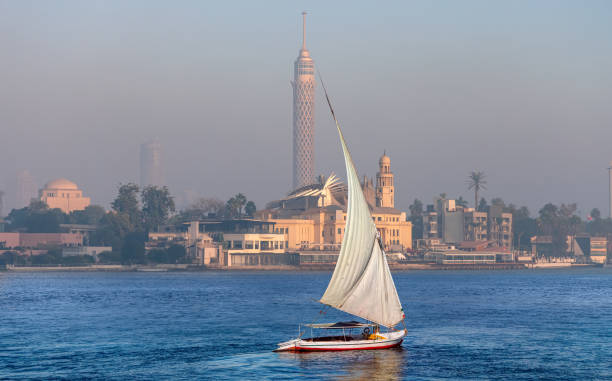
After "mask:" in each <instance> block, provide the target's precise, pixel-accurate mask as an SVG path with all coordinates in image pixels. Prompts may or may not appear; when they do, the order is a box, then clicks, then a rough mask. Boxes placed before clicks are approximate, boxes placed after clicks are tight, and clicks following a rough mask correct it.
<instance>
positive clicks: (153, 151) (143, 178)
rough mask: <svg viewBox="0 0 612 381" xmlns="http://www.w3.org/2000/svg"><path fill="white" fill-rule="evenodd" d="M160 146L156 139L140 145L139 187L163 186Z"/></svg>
mask: <svg viewBox="0 0 612 381" xmlns="http://www.w3.org/2000/svg"><path fill="white" fill-rule="evenodd" d="M162 164H163V163H162V146H161V143H160V142H159V140H158V139H153V140H150V141H148V142H146V143H143V144H141V145H140V187H141V188H144V187H146V186H148V185H155V186H160V187H161V186H164V185H166V184H165V181H164V174H163V165H162Z"/></svg>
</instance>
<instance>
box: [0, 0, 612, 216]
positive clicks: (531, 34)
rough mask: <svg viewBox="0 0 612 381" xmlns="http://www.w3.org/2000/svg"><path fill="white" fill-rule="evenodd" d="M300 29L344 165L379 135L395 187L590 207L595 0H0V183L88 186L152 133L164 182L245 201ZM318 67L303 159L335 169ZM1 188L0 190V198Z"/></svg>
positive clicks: (602, 68) (131, 168) (115, 171)
mask: <svg viewBox="0 0 612 381" xmlns="http://www.w3.org/2000/svg"><path fill="white" fill-rule="evenodd" d="M302 10H307V11H308V12H309V16H308V31H307V45H308V49H309V50H310V53H311V55H312V57H313V59H314V60H315V62H316V66H317V68H318V69H319V70H320V71H321V74H322V75H323V77H324V79H325V81H326V85H327V87H328V90H329V91H330V96H331V98H332V101H333V102H334V105H335V108H336V113H337V116H338V118H339V120H340V123H341V124H342V126H343V128H344V133H345V135H346V138H347V141H348V143H349V145H350V147H351V153H352V155H353V158H354V160H355V164H356V166H357V169H358V171H359V172H360V173H361V174H367V175H368V176H370V177H373V176H374V175H375V173H376V170H377V165H378V158H379V157H380V156H381V155H382V153H383V151H384V150H386V152H387V154H388V155H389V156H390V158H391V160H392V164H391V165H392V170H393V172H394V173H395V187H396V193H397V196H396V205H397V207H398V208H399V209H402V210H407V208H408V205H409V204H410V203H411V202H412V201H413V200H414V198H419V199H421V200H422V201H423V202H425V203H429V202H431V199H432V197H433V196H435V195H437V194H439V193H441V192H445V193H447V194H448V195H449V196H450V197H459V196H463V197H464V198H465V199H467V200H470V199H471V191H469V190H468V189H467V186H466V178H467V175H468V173H469V172H470V171H472V170H481V171H484V172H485V173H486V174H487V180H488V190H486V191H484V192H483V193H482V196H484V197H486V198H487V199H490V198H491V197H502V198H503V199H504V200H506V201H507V202H513V203H515V204H519V205H527V206H529V207H530V209H531V210H532V214H535V212H537V209H538V208H540V207H541V206H542V205H543V204H544V203H546V202H549V201H550V202H554V203H561V202H565V203H567V202H577V203H578V208H579V209H578V210H579V213H580V214H581V215H583V216H584V215H585V214H586V213H588V211H590V210H591V208H594V207H597V208H600V209H601V210H602V211H605V210H607V208H608V177H607V170H606V168H607V165H608V163H609V162H610V160H612V149H611V148H610V144H609V142H610V141H612V129H610V126H611V125H612V110H611V109H610V107H609V101H610V99H612V53H611V51H610V49H609V46H611V45H612V41H611V40H612V30H611V29H612V26H611V24H610V22H609V20H610V19H612V17H611V16H612V6H611V5H610V3H609V2H605V1H591V2H588V3H577V2H561V1H546V2H538V3H533V2H527V1H515V2H508V3H496V4H492V3H490V2H485V1H468V2H443V3H439V2H437V3H432V2H425V1H422V2H411V3H403V2H396V3H387V4H386V5H385V6H384V7H382V6H380V5H376V4H373V3H372V4H358V5H356V4H353V3H352V2H337V3H327V2H298V3H286V2H275V3H266V6H262V5H261V4H259V3H257V4H255V3H250V2H228V3H223V4H221V3H220V4H215V7H214V9H212V8H211V7H209V5H207V4H205V3H200V2H183V3H180V4H178V5H177V4H173V3H170V2H153V1H146V2H144V1H143V2H129V3H119V2H78V1H66V2H53V3H51V2H47V3H40V2H29V1H20V2H3V3H0V25H1V28H2V29H3V30H2V33H0V44H1V45H2V46H3V47H4V48H3V52H4V54H3V59H2V60H0V78H1V79H2V83H3V86H2V87H0V126H1V127H0V128H1V131H2V135H3V137H4V138H3V139H2V140H1V142H2V143H1V144H0V160H1V161H2V163H3V171H2V173H0V190H5V191H7V196H10V195H11V189H12V188H13V187H14V186H15V185H14V183H15V181H16V177H17V173H18V172H19V171H21V170H24V169H25V170H28V171H30V173H31V174H32V175H33V176H34V178H35V179H36V181H37V185H38V187H39V188H41V187H42V186H43V185H44V184H45V183H46V182H47V181H49V180H52V179H54V178H58V177H66V178H68V179H70V180H72V181H74V182H76V183H77V184H78V185H79V186H80V187H81V188H82V189H83V190H84V192H85V193H86V194H87V195H88V196H90V197H91V198H92V203H95V204H101V205H104V206H108V203H109V202H110V201H111V200H112V199H113V197H114V196H115V194H116V189H117V186H118V184H119V183H126V182H130V181H131V182H135V183H138V176H139V171H138V168H139V167H138V166H139V146H140V144H141V143H144V142H146V141H148V140H150V139H152V138H158V139H159V141H160V143H161V145H162V147H163V151H164V161H163V165H164V170H165V172H164V176H165V179H166V182H167V184H168V186H169V188H170V191H171V193H172V194H174V195H175V196H177V197H179V198H180V197H184V194H185V192H186V191H189V192H190V193H191V194H196V195H199V196H216V197H219V198H221V199H223V200H225V199H227V198H228V197H229V196H231V195H233V194H235V193H237V192H242V193H244V194H246V195H247V196H248V197H249V199H252V200H254V201H255V202H256V203H257V205H258V206H259V207H263V206H264V204H265V203H266V202H267V201H270V200H273V199H277V198H280V197H282V196H283V195H284V194H286V193H287V192H288V191H290V190H291V186H292V183H291V182H292V168H291V155H292V145H291V142H292V106H291V105H292V89H291V85H290V80H291V79H292V73H293V62H294V60H295V59H296V57H297V54H298V51H299V49H300V46H301V16H300V12H301V11H302ZM326 107H327V106H326V105H325V104H324V97H323V94H322V89H321V88H320V84H317V89H316V105H315V145H314V146H315V173H316V174H323V175H328V174H329V173H330V172H332V171H333V172H335V173H336V174H338V175H340V176H341V177H343V178H344V176H345V173H344V163H343V161H342V155H341V152H340V150H339V149H338V141H337V136H336V131H335V129H334V125H333V121H332V119H331V117H330V115H329V112H328V110H327V108H326ZM13 202H14V201H13V200H12V199H10V198H9V199H7V202H6V204H7V205H6V206H5V208H4V212H5V213H8V211H9V210H10V207H11V205H12V203H13Z"/></svg>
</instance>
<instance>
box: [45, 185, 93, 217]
mask: <svg viewBox="0 0 612 381" xmlns="http://www.w3.org/2000/svg"><path fill="white" fill-rule="evenodd" d="M40 200H41V201H42V202H44V203H45V204H47V206H48V207H49V208H50V209H54V208H58V209H61V210H62V212H64V213H70V212H73V211H75V210H84V209H85V208H86V207H88V206H89V204H90V203H91V200H90V198H89V197H84V196H83V191H82V190H80V189H79V187H78V186H77V185H76V184H75V183H73V182H72V181H70V180H66V179H57V180H53V181H49V182H48V183H47V184H46V185H45V187H44V188H43V189H42V190H41V191H40Z"/></svg>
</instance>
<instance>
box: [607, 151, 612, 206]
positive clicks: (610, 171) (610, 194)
mask: <svg viewBox="0 0 612 381" xmlns="http://www.w3.org/2000/svg"><path fill="white" fill-rule="evenodd" d="M608 181H609V182H610V187H609V188H608V197H609V198H610V214H609V217H610V218H612V161H611V162H610V166H609V167H608Z"/></svg>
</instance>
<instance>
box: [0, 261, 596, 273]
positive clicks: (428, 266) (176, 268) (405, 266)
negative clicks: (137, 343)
mask: <svg viewBox="0 0 612 381" xmlns="http://www.w3.org/2000/svg"><path fill="white" fill-rule="evenodd" d="M334 267H335V264H329V265H328V264H320V265H302V266H252V267H225V266H197V265H187V264H179V265H156V266H145V265H90V266H11V267H7V268H4V269H1V270H0V272H208V271H217V272H219V271H227V272H244V271H295V272H301V271H333V270H334ZM389 267H390V269H391V271H394V272H397V271H416V270H422V271H432V270H451V271H452V270H468V271H469V270H472V271H474V270H475V271H483V270H484V271H487V270H533V269H583V268H590V267H602V265H599V264H576V265H571V266H567V265H565V266H533V264H531V263H529V264H527V263H496V264H488V265H473V264H472V265H470V264H461V265H440V264H433V263H389Z"/></svg>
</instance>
